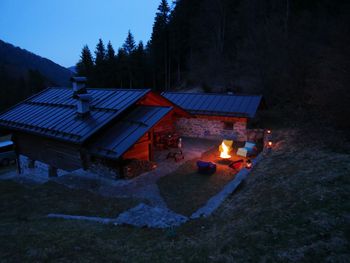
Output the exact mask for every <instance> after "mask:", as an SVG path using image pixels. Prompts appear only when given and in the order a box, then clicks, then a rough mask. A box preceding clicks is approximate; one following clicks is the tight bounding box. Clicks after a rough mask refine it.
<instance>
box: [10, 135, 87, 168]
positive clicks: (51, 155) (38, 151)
mask: <svg viewBox="0 0 350 263" xmlns="http://www.w3.org/2000/svg"><path fill="white" fill-rule="evenodd" d="M12 137H13V141H14V142H15V145H16V152H17V153H18V154H21V155H25V156H27V157H28V158H30V159H32V160H38V161H41V162H44V163H46V164H48V165H50V166H52V167H55V168H60V169H63V170H67V171H73V170H76V169H80V168H82V167H83V161H82V160H83V158H82V156H81V152H80V147H79V146H78V145H74V144H70V143H65V142H61V141H57V140H53V139H49V138H44V137H40V136H36V135H31V134H26V133H20V132H15V133H14V134H13V135H12Z"/></svg>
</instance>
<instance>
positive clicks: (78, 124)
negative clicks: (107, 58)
mask: <svg viewBox="0 0 350 263" xmlns="http://www.w3.org/2000/svg"><path fill="white" fill-rule="evenodd" d="M149 91H150V90H148V89H140V90H136V89H134V90H133V89H126V90H123V89H88V93H89V94H90V95H91V96H92V101H91V114H90V116H86V117H84V118H79V117H78V116H77V114H76V100H75V99H73V98H72V94H73V91H72V89H70V88H49V89H46V90H44V91H42V92H41V93H39V94H37V95H35V96H33V97H31V98H29V99H27V100H26V101H24V102H22V103H20V104H18V105H16V106H14V107H12V108H10V109H9V110H7V111H5V112H4V113H2V114H0V127H2V128H7V129H10V130H11V129H13V130H21V131H25V132H30V133H34V134H38V135H42V136H47V137H52V138H55V139H60V140H64V141H69V142H74V143H82V142H84V141H85V140H86V139H87V138H89V137H90V136H91V135H92V134H94V133H95V132H96V131H97V130H99V129H100V128H101V127H103V126H104V125H105V124H107V123H108V122H109V121H111V120H112V119H114V118H115V117H117V116H118V115H119V114H120V113H122V112H123V111H124V110H125V109H127V108H128V107H129V106H130V105H132V104H134V103H135V102H136V101H138V100H139V99H140V98H142V97H143V96H144V95H145V94H147V93H148V92H149Z"/></svg>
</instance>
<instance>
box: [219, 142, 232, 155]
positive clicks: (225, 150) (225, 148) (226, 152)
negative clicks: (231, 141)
mask: <svg viewBox="0 0 350 263" xmlns="http://www.w3.org/2000/svg"><path fill="white" fill-rule="evenodd" d="M221 149H222V151H221V153H220V158H223V159H228V158H231V155H229V154H228V151H229V148H228V147H227V146H226V144H225V143H224V142H222V143H221Z"/></svg>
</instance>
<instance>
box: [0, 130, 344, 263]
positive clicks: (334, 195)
mask: <svg viewBox="0 0 350 263" xmlns="http://www.w3.org/2000/svg"><path fill="white" fill-rule="evenodd" d="M306 135H307V134H305V133H304V134H303V133H300V132H297V131H288V132H287V131H279V132H278V137H279V138H280V139H281V142H280V143H278V144H277V145H276V149H275V150H274V151H273V153H272V154H271V155H270V157H269V158H268V159H266V160H264V161H263V162H261V163H260V164H259V165H258V166H257V167H256V169H255V170H253V171H252V173H251V175H250V176H249V178H248V180H247V181H246V183H245V184H244V185H243V187H241V188H240V189H239V191H238V192H236V193H235V194H234V195H232V196H231V197H230V198H229V199H228V200H226V201H225V202H224V204H223V205H222V206H221V207H220V208H219V210H218V211H217V212H216V213H215V214H214V215H213V216H212V217H210V218H208V219H201V220H196V221H193V222H189V223H187V224H185V225H183V226H181V227H180V228H178V229H176V236H175V238H170V237H169V236H174V235H173V233H172V235H170V233H169V231H165V230H149V229H135V228H131V227H114V226H108V225H101V224H95V223H87V222H77V221H64V220H56V219H55V220H53V219H46V218H43V217H41V216H40V215H44V214H45V213H47V212H53V211H56V212H64V211H66V210H65V209H68V210H69V211H70V212H81V209H82V210H84V211H89V214H90V213H91V214H96V215H102V216H110V215H111V214H113V213H114V212H108V211H113V209H112V210H108V209H107V210H108V211H103V209H104V208H105V207H110V206H113V204H114V203H116V202H118V201H117V200H112V199H102V198H101V201H100V199H99V198H98V197H94V201H93V203H94V205H91V206H90V207H89V206H88V209H86V204H83V203H81V202H82V200H85V199H86V198H88V197H87V195H84V194H83V193H77V194H74V193H70V194H71V195H73V196H74V198H69V195H68V196H66V195H65V196H64V197H63V195H62V193H61V194H58V193H55V187H52V186H50V185H48V186H42V188H44V190H41V191H42V193H41V194H37V193H36V192H37V190H35V189H29V190H28V189H27V188H26V189H24V188H23V187H21V186H18V185H16V184H13V183H8V182H0V185H1V192H0V202H1V203H0V211H1V214H0V243H1V244H2V245H1V247H0V258H2V261H3V262H6V260H5V259H7V261H8V262H11V261H14V262H19V261H21V262H26V261H35V260H39V261H45V260H50V261H53V262H55V261H56V262H63V261H79V262H96V261H99V262H108V261H114V262H115V261H122V262H208V261H210V262H232V261H234V262H247V261H260V260H261V261H267V262H271V261H283V262H286V261H287V262H288V261H298V262H300V261H308V262H310V261H312V262H320V261H333V262H345V261H346V259H348V258H349V256H350V255H349V251H350V246H349V240H348V237H349V236H350V229H349V219H350V214H349V211H350V205H349V200H350V198H349V197H350V196H349V193H350V180H349V174H350V162H349V161H350V157H349V154H346V153H344V151H343V153H336V152H334V149H333V148H330V147H328V145H327V143H324V141H321V140H316V139H315V137H313V136H309V137H307V138H306V137H305V136H306ZM330 145H334V144H330ZM337 151H339V148H337ZM47 187H48V188H47ZM44 193H45V194H44ZM40 196H42V197H40ZM31 199H33V200H35V201H33V202H30V201H29V200H31ZM47 199H48V200H51V201H48V200H47ZM60 199H63V200H62V201H61V202H59V205H58V204H57V207H61V208H62V209H61V210H60V209H57V208H56V207H55V206H56V201H55V200H60ZM79 200H80V201H79ZM42 202H43V204H41V203H42ZM76 202H78V203H79V204H80V205H81V207H79V206H78V207H76V205H75V203H76ZM28 203H30V204H34V206H32V207H30V206H27V205H26V204H28ZM69 207H71V208H69ZM57 210H59V211H57ZM30 211H34V212H33V214H31V212H30ZM115 212H117V211H115ZM22 213H23V214H24V215H27V216H21V214H22Z"/></svg>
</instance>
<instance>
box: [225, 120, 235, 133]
mask: <svg viewBox="0 0 350 263" xmlns="http://www.w3.org/2000/svg"><path fill="white" fill-rule="evenodd" d="M224 130H230V131H232V130H233V122H224Z"/></svg>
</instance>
